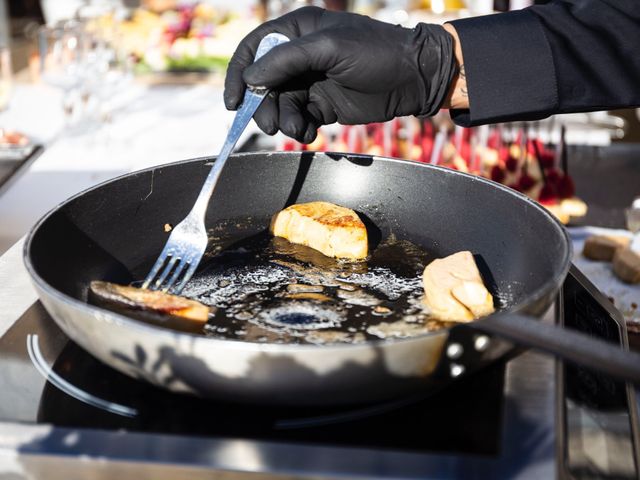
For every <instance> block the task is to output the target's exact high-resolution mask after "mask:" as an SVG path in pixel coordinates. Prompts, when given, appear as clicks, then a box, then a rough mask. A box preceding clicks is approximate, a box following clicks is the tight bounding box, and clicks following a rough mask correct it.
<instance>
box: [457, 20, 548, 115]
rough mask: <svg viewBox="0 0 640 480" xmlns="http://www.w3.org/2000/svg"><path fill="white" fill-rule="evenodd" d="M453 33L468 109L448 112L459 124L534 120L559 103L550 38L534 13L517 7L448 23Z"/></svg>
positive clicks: (546, 113)
mask: <svg viewBox="0 0 640 480" xmlns="http://www.w3.org/2000/svg"><path fill="white" fill-rule="evenodd" d="M451 24H452V25H453V26H454V27H455V29H456V31H457V32H458V36H459V37H460V43H461V46H462V53H463V57H464V69H465V74H466V80H467V90H468V92H469V109H468V110H450V114H451V118H452V119H453V121H454V122H455V123H457V124H458V125H462V126H474V125H482V124H485V123H497V122H506V121H512V120H522V121H524V120H538V119H540V118H544V117H547V116H549V115H550V114H551V113H553V111H554V110H556V109H557V107H558V88H557V82H556V72H555V68H554V65H553V57H552V55H551V48H550V46H549V42H548V41H547V38H546V36H545V34H544V30H543V28H542V25H541V24H540V22H539V20H538V19H537V17H536V16H535V15H533V14H532V13H531V12H529V11H527V10H519V11H514V12H508V13H500V14H496V15H487V16H484V17H475V18H468V19H463V20H456V21H453V22H451Z"/></svg>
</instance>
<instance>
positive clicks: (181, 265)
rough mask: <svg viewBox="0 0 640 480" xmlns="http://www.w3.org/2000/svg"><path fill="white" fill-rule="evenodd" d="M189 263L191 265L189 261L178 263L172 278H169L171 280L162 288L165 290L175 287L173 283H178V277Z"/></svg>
mask: <svg viewBox="0 0 640 480" xmlns="http://www.w3.org/2000/svg"><path fill="white" fill-rule="evenodd" d="M187 265H189V262H180V263H179V264H178V266H177V267H176V269H175V270H174V272H173V274H172V275H171V278H169V281H168V282H167V283H166V284H165V286H164V287H163V288H162V291H163V292H167V291H169V290H171V287H173V285H174V284H175V283H176V280H177V279H178V277H179V276H180V274H181V273H182V271H183V270H184V269H185V268H186V267H187Z"/></svg>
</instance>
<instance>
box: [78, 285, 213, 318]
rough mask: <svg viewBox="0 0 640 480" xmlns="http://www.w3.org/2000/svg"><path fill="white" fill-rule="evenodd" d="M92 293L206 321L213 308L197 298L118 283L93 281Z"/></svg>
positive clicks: (117, 302) (134, 306)
mask: <svg viewBox="0 0 640 480" xmlns="http://www.w3.org/2000/svg"><path fill="white" fill-rule="evenodd" d="M90 289H91V293H93V294H94V295H95V296H96V297H98V299H100V300H102V301H104V302H108V303H111V304H115V305H118V306H121V307H125V308H131V309H135V310H147V311H151V312H155V313H160V314H165V315H173V316H176V317H182V318H186V319H189V320H194V321H197V322H202V323H205V322H206V321H207V320H208V319H209V313H210V311H211V309H210V308H209V307H207V306H206V305H203V304H202V303H200V302H196V301H195V300H190V299H188V298H184V297H179V296H177V295H171V294H169V293H163V292H158V291H155V290H147V289H144V288H137V287H129V286H125V285H118V284H116V283H110V282H102V281H97V280H96V281H93V282H91V285H90Z"/></svg>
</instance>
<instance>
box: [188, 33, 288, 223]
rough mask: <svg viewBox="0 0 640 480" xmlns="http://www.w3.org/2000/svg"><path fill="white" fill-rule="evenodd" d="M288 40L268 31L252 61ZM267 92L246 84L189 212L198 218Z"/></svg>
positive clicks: (203, 213)
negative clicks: (222, 141)
mask: <svg viewBox="0 0 640 480" xmlns="http://www.w3.org/2000/svg"><path fill="white" fill-rule="evenodd" d="M288 41H289V39H288V38H287V37H286V36H284V35H282V34H280V33H270V34H269V35H266V36H265V37H264V38H263V39H262V41H261V42H260V44H259V45H258V50H257V52H256V56H255V58H254V62H255V61H256V60H258V59H259V58H260V57H262V56H263V55H264V54H265V53H267V52H268V51H269V50H271V49H272V48H273V47H276V46H278V45H280V44H282V43H285V42H288ZM267 93H269V90H268V89H267V88H264V87H251V86H247V89H246V91H245V93H244V99H243V100H242V105H241V106H240V108H238V111H237V112H236V116H235V118H234V119H233V123H232V124H231V128H230V129H229V133H227V138H226V139H225V141H224V145H223V146H222V149H221V150H220V153H219V154H218V158H216V161H215V162H214V163H213V166H212V167H211V171H210V172H209V175H207V179H206V180H205V181H204V185H202V189H201V190H200V194H199V195H198V198H197V199H196V202H195V204H194V206H193V209H192V210H191V213H195V214H197V215H198V217H199V218H202V219H203V220H204V215H205V213H206V211H207V207H208V206H209V199H210V198H211V195H212V194H213V190H214V189H215V188H216V184H217V183H218V178H219V177H220V173H221V172H222V169H223V168H224V165H225V163H226V162H227V158H229V154H230V153H231V151H232V150H233V147H235V145H236V143H237V142H238V139H239V138H240V135H242V132H244V129H245V128H246V127H247V125H248V123H249V121H250V120H251V118H252V117H253V114H254V113H256V110H257V109H258V107H259V106H260V104H261V103H262V100H264V97H266V96H267Z"/></svg>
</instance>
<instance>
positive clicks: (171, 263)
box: [151, 255, 180, 290]
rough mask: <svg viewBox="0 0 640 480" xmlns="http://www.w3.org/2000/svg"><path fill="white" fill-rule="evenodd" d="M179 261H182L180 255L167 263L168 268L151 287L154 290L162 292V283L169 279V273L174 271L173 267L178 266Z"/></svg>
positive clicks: (174, 256)
mask: <svg viewBox="0 0 640 480" xmlns="http://www.w3.org/2000/svg"><path fill="white" fill-rule="evenodd" d="M178 260H180V257H179V256H178V255H173V256H172V257H171V259H170V260H169V261H168V262H167V266H166V267H164V270H163V271H162V273H161V274H160V276H159V277H158V278H157V279H156V281H155V282H153V284H152V285H151V289H152V290H161V287H162V282H164V279H165V278H167V276H168V275H169V272H171V270H172V269H173V266H174V265H175V264H176V262H177V261H178Z"/></svg>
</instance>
